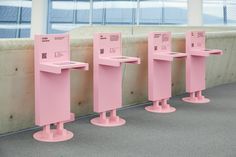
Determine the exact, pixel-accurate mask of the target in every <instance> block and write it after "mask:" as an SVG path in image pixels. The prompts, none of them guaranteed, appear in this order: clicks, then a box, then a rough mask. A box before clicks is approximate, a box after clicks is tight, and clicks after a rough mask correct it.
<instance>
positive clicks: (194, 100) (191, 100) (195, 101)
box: [182, 97, 210, 104]
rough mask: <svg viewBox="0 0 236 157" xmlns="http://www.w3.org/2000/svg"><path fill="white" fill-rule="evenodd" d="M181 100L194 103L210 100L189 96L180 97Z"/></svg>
mask: <svg viewBox="0 0 236 157" xmlns="http://www.w3.org/2000/svg"><path fill="white" fill-rule="evenodd" d="M182 100H183V101H185V102H189V103H194V104H204V103H208V102H210V99H207V98H203V99H192V98H191V97H185V98H182Z"/></svg>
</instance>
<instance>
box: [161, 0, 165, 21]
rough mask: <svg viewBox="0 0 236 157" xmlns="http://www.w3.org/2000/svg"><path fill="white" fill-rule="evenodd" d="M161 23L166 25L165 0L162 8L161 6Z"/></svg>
mask: <svg viewBox="0 0 236 157" xmlns="http://www.w3.org/2000/svg"><path fill="white" fill-rule="evenodd" d="M161 23H162V24H164V23H165V5H164V0H162V6H161Z"/></svg>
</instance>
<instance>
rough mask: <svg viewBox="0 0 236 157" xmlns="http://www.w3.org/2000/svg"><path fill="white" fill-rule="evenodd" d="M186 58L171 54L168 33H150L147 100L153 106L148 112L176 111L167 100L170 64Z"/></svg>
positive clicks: (169, 93) (169, 90)
mask: <svg viewBox="0 0 236 157" xmlns="http://www.w3.org/2000/svg"><path fill="white" fill-rule="evenodd" d="M183 57H186V54H185V53H177V52H171V33H170V32H151V33H150V34H149V36H148V98H149V100H150V101H153V105H151V106H147V107H145V109H146V110H147V111H149V112H157V113H170V112H174V111H175V110H176V109H175V108H174V107H171V106H170V105H169V104H168V103H167V100H168V99H169V98H170V97H171V62H172V61H173V59H174V58H183Z"/></svg>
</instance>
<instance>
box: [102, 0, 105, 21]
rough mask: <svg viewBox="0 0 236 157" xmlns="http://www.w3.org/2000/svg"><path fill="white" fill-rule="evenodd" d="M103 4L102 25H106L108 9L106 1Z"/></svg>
mask: <svg viewBox="0 0 236 157" xmlns="http://www.w3.org/2000/svg"><path fill="white" fill-rule="evenodd" d="M102 2H103V9H102V25H105V23H106V7H105V5H104V4H105V2H104V0H103V1H102Z"/></svg>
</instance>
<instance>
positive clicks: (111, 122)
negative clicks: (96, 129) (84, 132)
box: [90, 117, 126, 127]
mask: <svg viewBox="0 0 236 157" xmlns="http://www.w3.org/2000/svg"><path fill="white" fill-rule="evenodd" d="M90 122H91V123H92V124H93V125H97V126H102V127H115V126H121V125H124V124H125V123H126V121H125V120H124V119H122V118H119V121H115V120H110V119H108V121H107V122H102V121H100V118H99V117H96V118H93V119H91V121H90Z"/></svg>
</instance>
